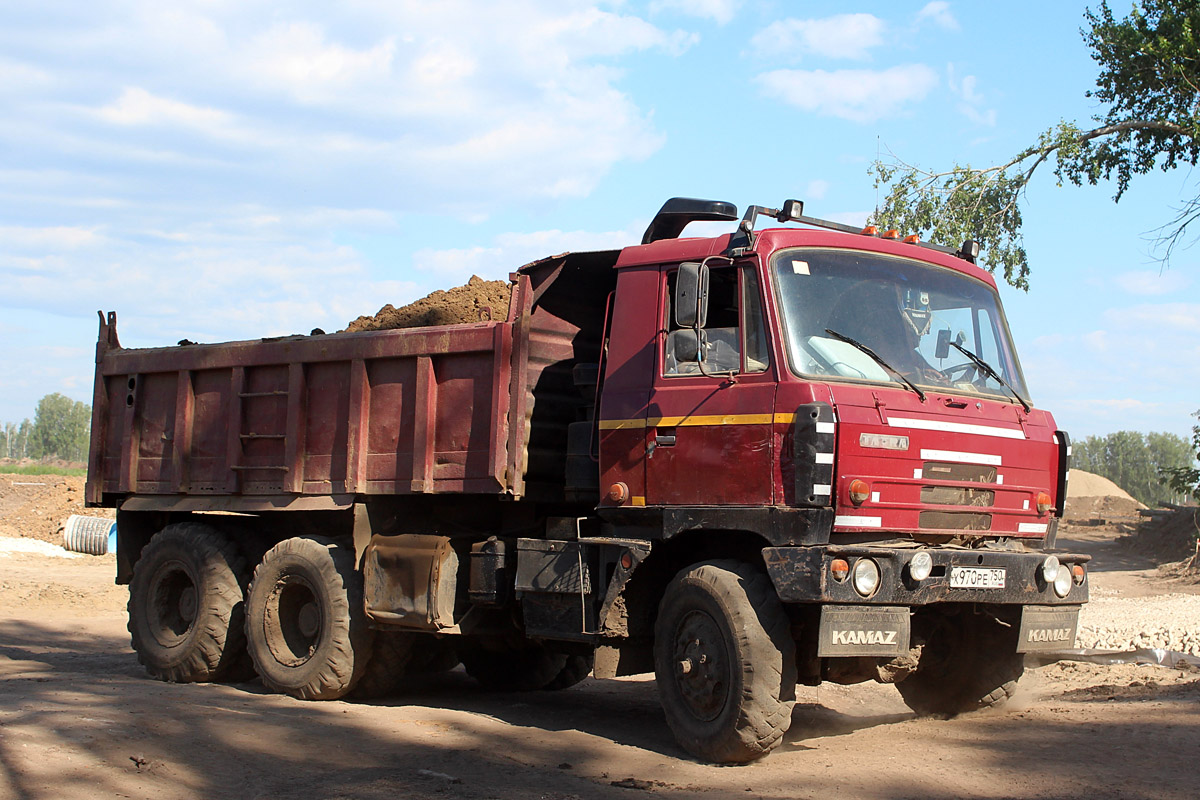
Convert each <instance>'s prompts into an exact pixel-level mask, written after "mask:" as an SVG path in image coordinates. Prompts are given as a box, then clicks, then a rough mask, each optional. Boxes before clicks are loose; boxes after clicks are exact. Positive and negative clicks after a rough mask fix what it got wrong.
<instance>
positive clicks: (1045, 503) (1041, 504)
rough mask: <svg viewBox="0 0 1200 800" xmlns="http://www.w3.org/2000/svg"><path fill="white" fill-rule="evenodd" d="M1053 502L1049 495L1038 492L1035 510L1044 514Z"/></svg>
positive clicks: (1052, 505) (1051, 506)
mask: <svg viewBox="0 0 1200 800" xmlns="http://www.w3.org/2000/svg"><path fill="white" fill-rule="evenodd" d="M1053 507H1054V504H1053V503H1052V502H1051V500H1050V495H1048V494H1046V493H1045V492H1039V493H1038V496H1037V510H1038V513H1039V514H1045V513H1046V512H1047V511H1049V510H1050V509H1051V508H1053Z"/></svg>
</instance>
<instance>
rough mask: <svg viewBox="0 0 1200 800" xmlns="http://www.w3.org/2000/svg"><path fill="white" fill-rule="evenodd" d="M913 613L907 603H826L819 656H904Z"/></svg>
mask: <svg viewBox="0 0 1200 800" xmlns="http://www.w3.org/2000/svg"><path fill="white" fill-rule="evenodd" d="M909 616H910V615H909V610H908V608H907V607H904V606H898V607H889V606H822V607H821V632H820V642H819V644H818V645H817V657H818V658H825V657H839V656H900V655H904V654H906V653H907V652H908V648H909V636H910V623H909Z"/></svg>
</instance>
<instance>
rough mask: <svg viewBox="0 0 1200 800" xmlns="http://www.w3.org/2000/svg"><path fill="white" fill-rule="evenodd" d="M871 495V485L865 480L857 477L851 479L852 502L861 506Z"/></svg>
mask: <svg viewBox="0 0 1200 800" xmlns="http://www.w3.org/2000/svg"><path fill="white" fill-rule="evenodd" d="M870 496H871V486H870V484H868V483H867V482H866V481H864V480H859V479H858V478H855V479H854V480H852V481H850V502H851V503H854V505H856V506H861V505H862V504H863V503H865V502H867V498H868V497H870Z"/></svg>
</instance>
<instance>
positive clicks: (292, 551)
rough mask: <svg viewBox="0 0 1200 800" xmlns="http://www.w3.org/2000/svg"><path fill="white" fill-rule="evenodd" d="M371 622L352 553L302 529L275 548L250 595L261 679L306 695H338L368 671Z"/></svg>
mask: <svg viewBox="0 0 1200 800" xmlns="http://www.w3.org/2000/svg"><path fill="white" fill-rule="evenodd" d="M373 634H374V631H372V630H371V629H370V628H369V627H367V618H366V612H365V611H364V607H363V591H362V579H361V577H360V575H359V574H358V573H357V571H356V570H355V569H354V553H353V551H351V550H350V549H349V548H346V547H342V546H340V545H338V544H336V543H335V542H334V541H333V540H331V539H325V538H320V537H316V536H299V537H296V538H294V539H287V540H285V541H282V542H280V543H279V544H277V545H275V546H274V547H272V548H271V549H270V550H269V551H267V554H266V555H265V556H263V560H262V563H261V564H259V565H258V568H257V569H255V570H254V580H253V581H251V583H250V590H249V592H248V593H247V595H246V640H247V643H248V646H249V650H250V657H251V659H253V661H254V668H255V669H256V670H257V671H258V674H259V676H260V677H261V678H262V681H263V684H264V685H265V686H266V687H267V688H268V689H271V690H273V691H276V692H281V693H283V694H290V695H292V696H293V697H298V698H300V699H301V700H335V699H337V698H339V697H342V696H344V695H345V694H347V693H348V692H349V691H350V690H351V689H353V688H354V686H355V684H357V683H358V681H359V679H360V678H361V677H362V675H363V672H364V670H365V668H366V665H367V663H368V662H369V660H370V657H371V644H372V640H373Z"/></svg>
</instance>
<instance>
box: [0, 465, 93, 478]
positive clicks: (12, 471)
mask: <svg viewBox="0 0 1200 800" xmlns="http://www.w3.org/2000/svg"><path fill="white" fill-rule="evenodd" d="M0 474H5V475H81V476H82V475H87V468H86V467H54V466H51V465H49V464H26V465H24V466H21V467H17V466H12V465H9V466H3V465H0Z"/></svg>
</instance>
